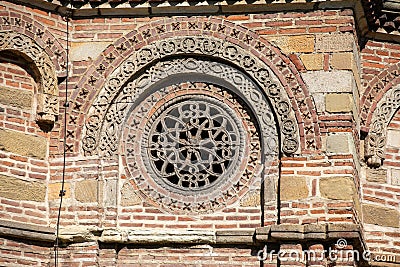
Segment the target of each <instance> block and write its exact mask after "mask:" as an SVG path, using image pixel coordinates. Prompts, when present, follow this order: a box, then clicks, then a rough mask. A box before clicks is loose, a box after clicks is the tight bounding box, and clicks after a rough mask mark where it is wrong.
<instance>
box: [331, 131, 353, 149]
mask: <svg viewBox="0 0 400 267" xmlns="http://www.w3.org/2000/svg"><path fill="white" fill-rule="evenodd" d="M349 139H350V138H349V134H347V133H335V134H331V135H329V136H327V138H326V151H327V152H328V153H333V154H343V153H346V154H347V153H350V144H349Z"/></svg>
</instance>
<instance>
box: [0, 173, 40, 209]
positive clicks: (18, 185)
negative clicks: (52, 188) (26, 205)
mask: <svg viewBox="0 0 400 267" xmlns="http://www.w3.org/2000/svg"><path fill="white" fill-rule="evenodd" d="M45 196H46V186H45V184H44V183H41V182H32V181H24V180H21V179H17V178H14V177H9V176H4V175H0V197H4V198H8V199H14V200H27V201H36V202H44V200H45Z"/></svg>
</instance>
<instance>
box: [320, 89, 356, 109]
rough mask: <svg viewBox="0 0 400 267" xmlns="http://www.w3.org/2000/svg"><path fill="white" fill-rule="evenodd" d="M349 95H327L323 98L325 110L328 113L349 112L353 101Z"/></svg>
mask: <svg viewBox="0 0 400 267" xmlns="http://www.w3.org/2000/svg"><path fill="white" fill-rule="evenodd" d="M352 99H353V98H352V96H351V94H335V93H333V94H327V95H326V96H325V109H326V111H328V112H332V113H338V112H351V111H352V110H353V100H352Z"/></svg>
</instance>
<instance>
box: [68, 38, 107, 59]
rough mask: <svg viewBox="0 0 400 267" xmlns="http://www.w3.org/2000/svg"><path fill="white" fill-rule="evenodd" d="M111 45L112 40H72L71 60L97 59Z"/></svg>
mask: <svg viewBox="0 0 400 267" xmlns="http://www.w3.org/2000/svg"><path fill="white" fill-rule="evenodd" d="M109 45H110V42H72V43H71V50H70V51H71V52H70V53H71V60H72V61H81V60H88V59H89V60H90V59H91V60H95V59H96V58H97V57H98V56H99V55H100V54H101V52H103V51H104V50H105V49H106V48H107V46H109Z"/></svg>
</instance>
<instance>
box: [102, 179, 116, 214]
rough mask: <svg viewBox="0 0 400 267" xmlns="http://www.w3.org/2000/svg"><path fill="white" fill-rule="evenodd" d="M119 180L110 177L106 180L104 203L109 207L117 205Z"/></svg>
mask: <svg viewBox="0 0 400 267" xmlns="http://www.w3.org/2000/svg"><path fill="white" fill-rule="evenodd" d="M117 182H118V181H117V180H116V179H109V180H105V181H104V191H103V192H104V196H103V198H104V204H105V205H106V206H107V207H115V206H116V205H117Z"/></svg>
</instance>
